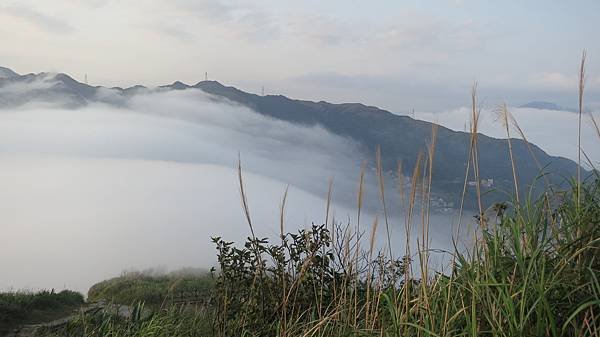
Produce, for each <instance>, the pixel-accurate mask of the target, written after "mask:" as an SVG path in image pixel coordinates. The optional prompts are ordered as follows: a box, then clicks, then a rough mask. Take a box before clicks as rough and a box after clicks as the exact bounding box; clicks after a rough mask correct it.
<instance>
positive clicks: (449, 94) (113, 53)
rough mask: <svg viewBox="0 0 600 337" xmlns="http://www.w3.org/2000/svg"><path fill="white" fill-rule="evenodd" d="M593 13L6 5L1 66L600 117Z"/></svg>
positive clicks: (435, 6) (421, 106)
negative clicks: (474, 90)
mask: <svg viewBox="0 0 600 337" xmlns="http://www.w3.org/2000/svg"><path fill="white" fill-rule="evenodd" d="M599 19H600V3H599V2H598V1H594V0H587V1H578V2H577V4H573V3H569V2H564V1H541V0H538V1H527V2H523V1H503V2H489V1H470V0H447V1H446V0H439V1H368V2H367V1H347V0H345V1H344V0H342V1H294V2H289V1H287V2H283V1H270V0H266V1H253V2H250V1H241V0H231V1H227V0H215V1H204V0H173V1H158V0H148V1H131V0H124V1H116V0H114V1H113V0H87V1H72V0H56V1H52V2H49V1H44V2H41V1H28V0H21V1H14V0H2V1H0V22H2V25H0V40H1V41H2V45H1V47H0V65H2V66H5V67H9V68H11V69H13V70H15V71H17V72H19V73H29V72H36V73H37V72H41V71H54V72H65V73H68V74H70V75H72V76H74V77H75V78H77V79H79V80H82V81H83V80H84V77H85V74H87V76H88V80H89V82H90V83H91V84H94V85H105V86H130V85H134V84H142V85H147V86H155V85H161V84H167V83H172V82H174V81H175V80H181V81H184V82H187V83H195V82H197V81H199V80H202V79H204V76H205V73H206V72H207V73H208V76H209V78H210V79H215V80H218V81H221V82H222V83H225V84H229V85H234V86H236V87H239V88H241V89H244V90H247V91H250V92H256V93H259V92H261V88H262V87H264V88H265V92H266V93H269V94H284V95H287V96H290V97H294V98H303V99H310V100H317V101H319V100H327V101H332V102H362V103H365V104H368V105H375V106H379V107H382V108H386V109H389V110H391V111H393V112H397V113H403V112H407V111H411V110H412V109H416V110H417V111H425V112H429V113H430V112H440V111H447V110H451V109H457V108H460V107H463V106H465V105H467V104H468V100H469V90H470V87H471V85H472V83H473V82H474V81H478V82H479V87H480V89H481V90H480V94H481V96H482V98H483V101H484V102H485V103H486V104H489V105H493V104H498V103H500V102H501V101H508V103H509V104H512V105H519V104H522V103H525V102H528V101H533V100H545V101H551V102H555V103H557V104H559V105H561V106H564V107H568V108H572V107H575V106H576V104H577V101H576V100H577V95H576V90H577V68H578V64H579V60H580V57H581V52H582V50H583V49H584V48H587V50H588V56H589V60H588V77H587V81H586V84H587V88H588V92H587V96H586V105H587V106H588V107H589V108H590V109H597V108H598V107H600V96H599V94H598V92H599V90H600V47H599V46H598V44H597V43H595V40H596V37H595V32H596V31H597V30H598V29H597V28H598V27H597V22H599Z"/></svg>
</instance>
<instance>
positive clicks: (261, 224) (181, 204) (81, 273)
mask: <svg viewBox="0 0 600 337" xmlns="http://www.w3.org/2000/svg"><path fill="white" fill-rule="evenodd" d="M107 94H110V93H107ZM60 106H61V105H58V106H56V105H55V106H51V107H48V105H47V104H42V103H35V102H32V103H30V104H29V105H27V106H25V107H22V108H19V109H11V110H8V109H4V110H0V186H1V187H2V188H0V232H1V233H2V235H0V256H3V257H4V258H3V259H1V260H0V270H1V271H2V275H3V277H2V279H1V280H0V289H6V288H11V287H12V288H15V289H20V288H34V289H35V288H50V287H54V288H57V289H61V288H64V287H69V288H75V289H78V290H82V291H86V290H87V288H88V287H89V286H90V285H91V284H93V283H94V282H97V281H100V280H102V279H105V278H108V277H112V276H115V275H118V274H119V273H120V272H121V271H122V270H126V269H132V268H134V269H146V268H151V267H157V266H164V267H167V268H170V269H174V268H179V267H185V266H192V267H210V266H212V265H213V263H214V259H215V258H214V248H213V246H212V245H211V243H210V237H211V236H216V235H218V236H223V237H225V238H227V239H228V240H235V241H238V242H239V241H240V240H242V239H244V238H245V237H246V236H248V233H249V231H248V227H247V224H246V222H245V219H244V216H243V212H242V209H241V204H240V196H239V192H238V182H237V172H236V169H235V165H236V162H237V159H238V154H240V155H241V158H242V164H243V167H244V177H245V184H246V190H247V193H248V198H249V203H250V211H251V215H252V218H253V222H254V225H255V227H256V231H257V234H258V235H260V236H265V237H276V235H277V233H278V231H279V205H280V202H281V198H282V196H283V193H284V190H285V188H286V186H287V185H289V186H290V189H289V198H288V208H287V212H286V228H287V230H288V231H294V230H296V229H298V228H300V227H304V226H309V225H310V224H311V223H312V222H316V223H323V222H324V221H325V212H326V202H325V200H324V197H325V195H326V193H327V188H328V187H327V186H328V179H329V178H333V179H334V196H333V198H334V206H333V211H332V213H333V214H334V216H335V218H336V220H337V221H340V222H342V223H346V222H354V215H355V214H356V211H355V210H354V205H355V198H356V191H357V184H358V176H359V165H360V161H361V158H362V157H361V154H360V151H359V148H358V146H357V145H356V144H354V143H352V142H351V141H349V140H347V139H343V138H341V137H338V136H335V135H333V134H330V133H328V132H327V131H326V130H324V129H322V128H319V127H304V126H296V125H292V124H290V123H286V122H282V121H278V120H274V119H270V118H267V117H264V116H262V115H259V114H256V113H255V112H253V111H252V110H250V109H248V108H246V107H242V106H237V105H234V104H232V103H230V102H227V101H223V100H221V99H218V98H216V97H212V96H209V95H207V94H205V93H203V92H202V91H199V90H185V91H169V92H148V93H145V94H139V95H135V96H134V97H132V98H131V99H130V100H128V101H126V103H125V104H124V105H123V106H122V107H120V108H119V107H114V106H109V105H104V104H99V103H97V104H91V105H87V106H85V107H81V108H77V109H66V108H61V107H60ZM374 185H375V179H374V178H373V177H372V175H370V174H369V175H368V176H367V189H368V191H367V192H368V195H369V196H371V199H373V202H372V205H375V206H370V207H369V209H368V210H366V211H365V213H364V214H365V215H363V217H362V219H363V220H362V226H363V228H364V229H365V230H367V231H368V230H369V229H368V228H369V227H368V224H370V223H372V221H373V219H374V217H375V216H379V217H380V219H382V218H381V216H382V215H381V210H380V209H379V207H378V206H376V205H377V197H376V195H377V192H376V189H375V187H374ZM390 207H393V206H390ZM438 220H439V222H440V223H442V222H444V224H443V225H440V226H445V227H440V228H439V229H438V230H436V234H435V235H432V237H433V240H434V246H437V247H441V246H447V245H448V243H449V236H450V230H451V227H450V222H451V221H449V220H448V219H443V220H442V219H437V220H436V218H435V217H434V218H433V220H432V222H435V221H438ZM330 221H331V220H330ZM396 224H397V226H396ZM401 224H403V222H400V220H397V219H392V227H393V228H392V231H393V233H394V235H393V237H394V241H397V242H398V243H401V242H404V238H403V237H402V235H401V233H402V230H401V228H402V226H401ZM383 228H384V227H383V226H380V229H379V231H380V232H379V233H378V235H379V236H380V237H381V238H382V239H381V240H379V242H380V244H381V245H383V242H384V240H383V235H384V233H383V232H382V231H383ZM395 248H396V249H398V251H400V249H402V248H401V246H400V245H398V246H396V247H395Z"/></svg>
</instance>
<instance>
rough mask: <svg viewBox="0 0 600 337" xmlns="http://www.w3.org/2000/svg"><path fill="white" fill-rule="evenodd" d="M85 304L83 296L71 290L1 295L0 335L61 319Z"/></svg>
mask: <svg viewBox="0 0 600 337" xmlns="http://www.w3.org/2000/svg"><path fill="white" fill-rule="evenodd" d="M83 303H84V299H83V295H81V294H80V293H77V292H74V291H70V290H63V291H61V292H58V293H57V292H55V291H54V290H42V291H38V292H24V291H20V292H5V293H0V334H2V333H3V332H7V331H9V330H10V329H12V328H14V327H16V326H17V325H19V324H25V323H38V322H44V321H48V320H52V319H56V318H59V317H61V316H62V315H65V314H66V313H69V312H71V311H72V310H73V309H75V308H77V307H79V306H80V305H82V304H83Z"/></svg>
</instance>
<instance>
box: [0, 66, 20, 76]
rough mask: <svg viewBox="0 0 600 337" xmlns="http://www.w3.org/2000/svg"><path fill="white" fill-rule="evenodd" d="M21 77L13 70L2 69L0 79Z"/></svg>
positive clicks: (0, 69) (0, 68)
mask: <svg viewBox="0 0 600 337" xmlns="http://www.w3.org/2000/svg"><path fill="white" fill-rule="evenodd" d="M17 76H20V75H19V74H17V73H16V72H14V71H12V69H9V68H5V67H0V78H10V77H17Z"/></svg>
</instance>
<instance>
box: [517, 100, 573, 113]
mask: <svg viewBox="0 0 600 337" xmlns="http://www.w3.org/2000/svg"><path fill="white" fill-rule="evenodd" d="M519 108H529V109H540V110H556V111H573V109H568V108H564V107H561V106H560V105H558V104H556V103H552V102H545V101H531V102H528V103H525V104H523V105H520V106H519Z"/></svg>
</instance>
